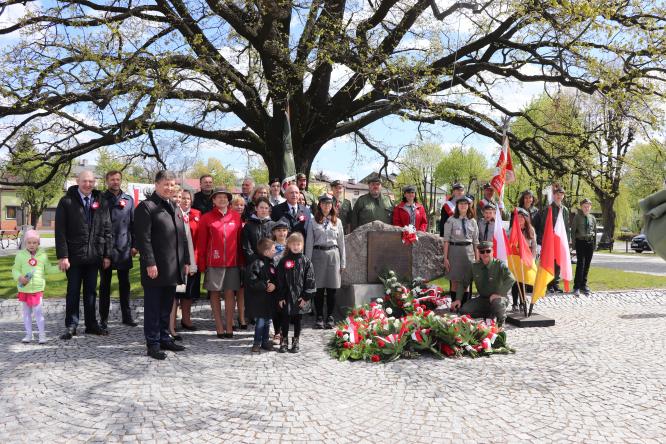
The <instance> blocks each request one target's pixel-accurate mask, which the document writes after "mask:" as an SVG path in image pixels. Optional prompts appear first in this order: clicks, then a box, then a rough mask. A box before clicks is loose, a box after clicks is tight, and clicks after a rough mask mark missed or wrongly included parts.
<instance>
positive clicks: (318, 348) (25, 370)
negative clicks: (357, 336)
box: [0, 291, 666, 443]
mask: <svg viewBox="0 0 666 444" xmlns="http://www.w3.org/2000/svg"><path fill="white" fill-rule="evenodd" d="M665 302H666V293H663V292H656V291H653V292H640V293H638V292H636V293H631V294H601V295H594V296H593V297H591V298H589V299H583V298H581V299H577V300H573V299H572V298H571V296H556V297H550V298H547V299H546V300H545V301H544V302H543V303H540V306H539V310H538V311H539V312H540V313H542V314H545V315H549V316H552V317H554V318H556V321H557V325H556V326H555V327H551V328H541V329H520V330H519V329H515V328H511V327H509V329H510V330H509V332H508V335H509V340H510V343H511V344H512V345H513V346H514V347H515V348H517V350H518V352H517V353H516V354H515V355H510V356H495V357H492V358H481V359H476V360H473V359H468V358H466V359H459V360H452V359H449V360H443V361H440V360H436V359H432V358H429V357H423V358H421V359H418V360H411V361H407V360H401V361H398V362H395V363H391V364H371V363H340V362H337V361H334V360H333V359H331V358H329V356H328V355H327V353H326V350H325V347H324V345H325V343H326V339H327V336H328V334H330V333H324V332H320V331H316V330H311V329H306V330H305V332H304V334H303V337H302V353H300V354H298V355H292V354H287V355H280V354H277V353H262V354H261V355H259V356H256V355H251V354H250V352H249V344H250V341H251V339H250V334H249V333H244V334H240V335H238V339H234V340H218V339H216V338H213V336H212V323H211V322H210V321H207V320H204V319H196V322H197V324H198V325H199V326H202V327H204V330H203V331H198V332H193V333H184V334H183V335H184V337H185V340H184V343H185V345H186V346H188V349H187V351H185V352H182V353H179V354H174V353H171V352H169V357H168V358H167V360H166V361H162V362H158V361H154V360H151V359H149V358H148V357H146V356H145V349H144V345H143V341H142V332H141V328H128V327H124V326H121V325H119V324H117V323H113V324H111V335H110V336H108V337H103V338H98V337H90V336H85V335H81V336H79V337H77V338H75V339H74V340H72V341H70V342H69V343H63V342H62V341H59V340H52V341H51V342H49V344H48V345H45V346H38V345H34V344H29V345H24V344H21V343H20V342H19V340H20V338H21V337H22V336H23V332H22V325H21V324H20V322H18V321H17V320H15V319H12V320H9V319H5V320H1V321H0V330H1V331H2V334H1V335H0V380H1V381H2V382H0V413H1V414H0V442H3V443H12V442H31V443H34V442H67V443H73V442H121V441H122V442H134V441H140V442H151V441H152V442H159V443H162V442H197V443H198V442H248V443H259V442H271V443H275V442H296V441H301V442H306V441H307V442H334V443H345V442H349V443H358V442H381V443H389V442H410V443H411V442H427V443H430V442H526V441H532V442H565V441H569V442H586V443H588V442H637V443H638V442H640V443H647V442H655V443H656V442H664V439H665V438H666V369H665V367H664V356H665V352H664V350H666V339H665V338H666V335H665V334H664V324H665V321H666V304H665ZM47 304H48V301H47ZM199 316H201V318H205V317H207V316H208V312H207V311H201V312H199ZM310 319H311V318H310ZM48 329H49V333H50V335H51V337H55V336H56V334H57V333H59V332H60V330H61V320H60V319H59V318H51V319H50V320H49V322H48Z"/></svg>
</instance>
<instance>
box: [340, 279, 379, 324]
mask: <svg viewBox="0 0 666 444" xmlns="http://www.w3.org/2000/svg"><path fill="white" fill-rule="evenodd" d="M383 296H384V286H383V285H382V284H353V285H345V286H343V287H342V288H340V289H339V290H338V291H337V293H336V306H337V308H336V317H337V318H338V319H342V318H344V317H345V316H346V315H347V311H349V309H350V308H353V307H355V306H357V305H362V304H368V303H370V302H371V300H372V299H377V298H381V297H383Z"/></svg>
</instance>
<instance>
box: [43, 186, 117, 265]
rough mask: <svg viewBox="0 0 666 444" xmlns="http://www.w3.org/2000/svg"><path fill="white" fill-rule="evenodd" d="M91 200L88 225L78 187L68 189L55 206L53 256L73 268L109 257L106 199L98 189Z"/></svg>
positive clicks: (108, 224) (109, 232) (94, 191)
mask: <svg viewBox="0 0 666 444" xmlns="http://www.w3.org/2000/svg"><path fill="white" fill-rule="evenodd" d="M91 197H92V202H91V203H90V210H89V211H90V223H88V219H87V216H86V210H85V207H84V205H83V201H82V200H81V196H80V195H79V186H78V185H74V186H71V187H69V189H68V190H67V193H66V194H65V195H64V196H63V197H62V198H61V199H60V201H59V202H58V206H57V207H56V218H55V243H56V255H57V257H58V259H62V258H65V257H66V258H68V259H69V262H70V264H72V265H77V264H94V263H100V262H101V261H102V258H104V257H110V254H111V252H110V250H111V245H112V242H113V235H112V234H111V220H110V219H109V211H108V208H107V206H106V205H107V204H106V200H104V199H102V198H101V193H100V192H99V191H98V190H93V191H92V193H91Z"/></svg>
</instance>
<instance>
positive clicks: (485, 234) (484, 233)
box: [483, 222, 490, 240]
mask: <svg viewBox="0 0 666 444" xmlns="http://www.w3.org/2000/svg"><path fill="white" fill-rule="evenodd" d="M488 225H490V224H489V223H488V222H486V229H485V230H483V240H488Z"/></svg>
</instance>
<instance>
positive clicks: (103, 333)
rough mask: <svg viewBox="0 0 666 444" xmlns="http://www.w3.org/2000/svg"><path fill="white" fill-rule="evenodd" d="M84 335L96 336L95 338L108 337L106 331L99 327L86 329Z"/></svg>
mask: <svg viewBox="0 0 666 444" xmlns="http://www.w3.org/2000/svg"><path fill="white" fill-rule="evenodd" d="M86 334H87V335H96V336H108V335H109V332H108V331H107V330H106V329H104V328H102V327H100V326H99V325H95V326H93V327H90V328H86Z"/></svg>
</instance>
